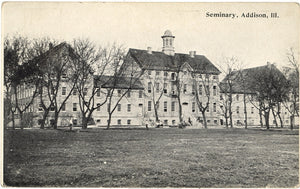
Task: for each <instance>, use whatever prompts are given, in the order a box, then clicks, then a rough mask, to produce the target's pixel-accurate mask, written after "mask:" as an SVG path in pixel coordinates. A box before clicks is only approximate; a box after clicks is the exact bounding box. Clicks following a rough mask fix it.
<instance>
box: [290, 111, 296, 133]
mask: <svg viewBox="0 0 300 189" xmlns="http://www.w3.org/2000/svg"><path fill="white" fill-rule="evenodd" d="M294 118H295V115H294V114H292V115H291V117H290V119H291V120H290V122H291V123H290V124H291V130H293V129H294Z"/></svg>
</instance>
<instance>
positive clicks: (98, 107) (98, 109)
mask: <svg viewBox="0 0 300 189" xmlns="http://www.w3.org/2000/svg"><path fill="white" fill-rule="evenodd" d="M97 111H98V112H99V111H100V103H97Z"/></svg>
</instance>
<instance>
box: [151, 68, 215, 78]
mask: <svg viewBox="0 0 300 189" xmlns="http://www.w3.org/2000/svg"><path fill="white" fill-rule="evenodd" d="M152 72H155V76H160V74H161V72H163V76H164V77H168V76H169V72H168V71H158V70H156V71H152V70H148V75H149V76H151V75H152ZM187 73H188V72H187V71H184V72H183V74H184V75H186V74H187ZM209 76H210V74H205V79H209ZM198 77H199V78H202V74H199V76H198ZM212 77H213V79H214V80H217V79H218V76H217V75H213V76H212ZM175 79H176V74H175V73H171V80H175Z"/></svg>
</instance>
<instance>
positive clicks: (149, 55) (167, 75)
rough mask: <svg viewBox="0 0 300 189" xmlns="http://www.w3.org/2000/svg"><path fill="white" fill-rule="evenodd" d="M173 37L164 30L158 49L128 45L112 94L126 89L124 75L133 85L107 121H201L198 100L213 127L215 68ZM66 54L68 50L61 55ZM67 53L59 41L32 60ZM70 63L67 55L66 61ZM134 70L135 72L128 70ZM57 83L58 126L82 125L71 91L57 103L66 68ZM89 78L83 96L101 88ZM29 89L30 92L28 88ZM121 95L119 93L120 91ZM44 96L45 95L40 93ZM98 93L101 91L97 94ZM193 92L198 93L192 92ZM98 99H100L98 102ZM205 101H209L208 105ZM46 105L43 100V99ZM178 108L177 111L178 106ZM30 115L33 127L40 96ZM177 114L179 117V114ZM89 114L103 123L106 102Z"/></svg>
mask: <svg viewBox="0 0 300 189" xmlns="http://www.w3.org/2000/svg"><path fill="white" fill-rule="evenodd" d="M174 39H175V36H173V35H172V33H171V32H170V31H169V30H167V31H165V33H164V35H163V36H162V41H163V47H162V51H161V52H160V51H152V50H151V48H149V47H148V49H147V50H140V49H132V48H131V49H129V51H128V53H127V55H126V58H125V61H124V64H123V66H125V67H126V71H125V72H124V74H123V76H122V77H124V78H125V79H123V80H122V84H117V86H114V87H116V91H117V92H116V93H115V98H113V99H117V98H118V95H119V91H121V90H124V89H127V88H128V86H126V82H125V83H124V81H126V78H127V79H128V78H130V77H137V78H138V82H137V83H136V85H135V87H134V88H132V89H131V90H130V92H129V93H128V94H127V95H126V96H125V97H124V98H123V99H122V100H121V101H120V102H119V103H118V105H117V109H116V110H115V112H114V113H113V115H112V122H111V124H112V125H141V124H144V123H145V121H153V122H154V121H155V120H157V119H159V120H160V121H162V122H163V123H164V125H178V123H179V121H180V118H181V120H183V121H186V122H188V121H193V122H194V123H195V122H196V121H197V122H200V123H201V122H202V124H203V119H202V116H201V113H200V111H199V106H198V105H199V103H203V104H202V105H204V104H207V106H208V107H207V108H206V109H205V115H206V121H207V124H208V125H218V124H219V121H220V117H219V115H220V110H219V106H218V104H219V103H218V100H219V89H218V83H219V77H218V75H219V74H220V71H219V70H218V69H217V68H216V67H215V66H214V65H213V64H212V63H211V62H210V61H209V60H208V59H207V58H206V57H205V56H203V55H197V54H196V52H195V51H190V53H189V54H182V53H175V47H174ZM65 52H67V53H65ZM70 53H73V51H70V46H69V45H67V44H66V43H62V44H60V45H58V46H56V47H53V48H51V49H50V50H49V51H47V52H46V53H45V54H43V55H42V57H38V58H37V60H39V61H41V63H40V65H41V66H42V65H43V61H48V59H49V60H50V59H51V57H53V56H54V54H55V56H57V55H61V54H63V55H64V56H71V57H72V56H73V55H71V54H70ZM69 60H70V61H72V59H69ZM133 70H134V71H133ZM61 77H63V78H62V82H61V84H60V86H59V87H58V89H57V94H58V98H57V99H58V100H57V102H58V103H57V105H58V106H62V108H61V113H60V114H59V119H58V122H57V123H58V125H59V126H60V125H61V126H64V125H68V123H69V120H70V119H73V122H74V124H75V125H76V124H81V114H80V107H79V102H78V94H76V90H74V92H72V94H71V95H70V97H69V98H68V100H67V101H66V102H65V104H61V103H63V101H64V98H65V97H66V96H67V95H68V92H69V91H70V87H71V85H70V84H69V83H68V80H67V79H65V80H64V78H68V72H66V73H65V74H62V76H61ZM93 82H94V79H91V83H92V85H91V87H90V88H87V89H85V90H86V91H87V94H89V90H92V88H93V87H99V88H100V89H101V90H104V89H105V87H106V88H107V87H112V86H109V85H106V86H95V85H96V84H95V83H93ZM27 88H28V90H31V91H32V90H33V89H32V88H30V87H27ZM26 92H27V90H23V89H21V88H20V89H19V91H18V94H19V93H20V96H19V97H20V100H21V101H22V100H23V98H22V97H23V96H22V95H21V93H26ZM120 93H121V92H120ZM43 94H44V95H46V94H47V92H46V91H45V92H44V93H43ZM99 94H100V93H99ZM196 94H197V95H196ZM101 98H102V97H101V96H98V95H95V103H101ZM98 101H99V102H98ZM207 102H209V103H207ZM48 103H49V102H48ZM46 104H47V102H46ZM180 109H181V112H182V113H181V114H180V113H179V110H180ZM29 112H30V113H31V114H32V115H33V116H32V117H33V118H34V122H33V125H39V124H40V120H41V119H42V115H43V108H42V106H41V103H40V98H38V97H36V98H35V99H34V102H33V104H32V105H31V108H30V109H28V113H29ZM180 115H181V116H180ZM53 116H54V107H53V108H51V109H50V112H49V114H48V116H47V117H48V118H47V121H46V123H48V125H51V124H52V123H53V121H54V120H53ZM92 118H93V120H94V122H95V124H96V125H106V124H107V119H108V113H107V104H104V105H102V106H101V107H100V108H98V109H97V110H96V111H94V113H93V115H92Z"/></svg>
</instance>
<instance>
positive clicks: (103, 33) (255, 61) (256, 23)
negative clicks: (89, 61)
mask: <svg viewBox="0 0 300 189" xmlns="http://www.w3.org/2000/svg"><path fill="white" fill-rule="evenodd" d="M299 10H300V9H299V5H298V4H296V3H87V2H85V3H71V2H66V3H59V2H39V3H37V2H35V3H33V2H17V3H13V2H8V3H4V4H3V5H2V20H1V21H2V37H3V36H6V35H10V36H12V35H16V34H20V35H23V36H27V37H29V38H38V37H45V36H48V37H50V38H54V39H58V40H62V41H67V42H70V41H72V39H74V38H89V39H90V40H92V41H93V42H95V43H96V44H99V45H102V46H105V45H107V44H111V43H114V42H116V43H117V44H122V45H124V46H125V47H127V48H137V49H147V47H152V49H153V50H155V51H161V48H162V39H161V36H162V35H163V33H164V31H165V30H167V29H168V30H171V32H172V33H173V35H174V36H175V51H176V52H179V53H189V51H196V53H197V54H201V55H205V56H206V57H207V58H208V59H209V60H210V61H211V62H212V63H213V64H215V65H221V66H222V63H223V61H224V59H225V57H236V58H237V59H238V60H240V61H241V62H242V63H243V64H244V67H254V66H260V65H266V64H267V62H271V63H276V65H278V67H280V66H284V65H286V64H287V58H286V53H287V51H288V49H289V48H291V47H293V48H295V49H296V50H297V49H299V37H300V36H299V34H300V32H299V31H300V30H299ZM207 12H209V13H219V12H222V13H234V14H236V15H238V16H239V18H234V19H233V18H227V17H223V18H218V17H206V13H207ZM253 12H255V13H257V14H267V15H268V16H269V17H270V13H271V12H276V13H277V15H279V18H268V19H266V18H242V17H241V15H242V13H245V14H246V13H253Z"/></svg>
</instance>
